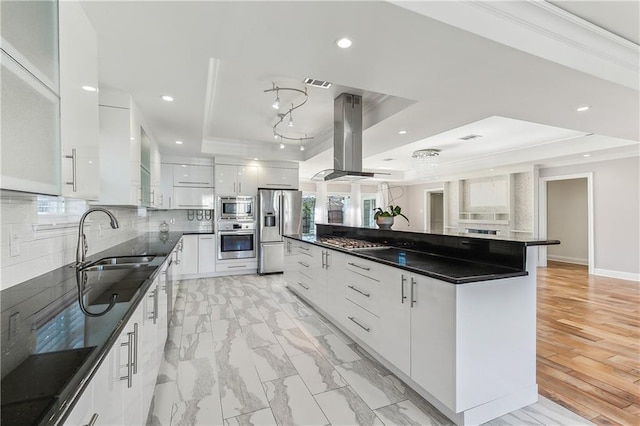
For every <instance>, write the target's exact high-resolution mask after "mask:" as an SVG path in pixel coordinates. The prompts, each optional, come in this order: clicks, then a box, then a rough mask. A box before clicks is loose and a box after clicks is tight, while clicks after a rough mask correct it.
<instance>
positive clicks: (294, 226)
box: [258, 189, 302, 274]
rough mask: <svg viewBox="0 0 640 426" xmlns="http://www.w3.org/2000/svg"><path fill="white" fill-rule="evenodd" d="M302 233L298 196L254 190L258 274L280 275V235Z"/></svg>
mask: <svg viewBox="0 0 640 426" xmlns="http://www.w3.org/2000/svg"><path fill="white" fill-rule="evenodd" d="M301 233H302V192H301V191H292V190H288V189H260V190H258V273H259V274H268V273H272V272H282V271H284V238H283V235H290V234H301Z"/></svg>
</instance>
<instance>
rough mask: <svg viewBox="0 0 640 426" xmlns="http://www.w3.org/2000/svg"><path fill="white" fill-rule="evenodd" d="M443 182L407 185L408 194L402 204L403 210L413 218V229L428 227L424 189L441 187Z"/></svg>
mask: <svg viewBox="0 0 640 426" xmlns="http://www.w3.org/2000/svg"><path fill="white" fill-rule="evenodd" d="M443 185H444V183H443V182H431V183H425V184H422V185H411V186H407V187H406V196H405V197H404V200H403V204H402V211H403V213H404V214H405V216H407V217H408V218H409V219H410V220H411V229H413V230H415V231H424V230H426V229H427V224H426V222H425V217H426V215H425V211H424V191H425V190H426V189H441V188H442V187H443Z"/></svg>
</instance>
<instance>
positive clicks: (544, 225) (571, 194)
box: [538, 173, 594, 274]
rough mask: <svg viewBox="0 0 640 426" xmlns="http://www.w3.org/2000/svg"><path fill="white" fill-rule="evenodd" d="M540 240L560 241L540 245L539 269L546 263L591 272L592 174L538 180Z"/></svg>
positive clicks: (592, 263)
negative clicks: (571, 265) (558, 242)
mask: <svg viewBox="0 0 640 426" xmlns="http://www.w3.org/2000/svg"><path fill="white" fill-rule="evenodd" d="M539 195H540V197H539V200H540V202H539V214H538V217H539V220H540V229H539V231H540V233H539V235H540V238H543V239H544V238H548V239H555V240H560V241H561V244H560V245H557V246H542V247H541V249H540V251H539V266H547V260H555V261H559V262H565V263H574V264H579V265H588V269H589V274H593V269H594V259H593V256H594V248H593V187H592V174H591V173H584V174H578V175H566V176H554V177H544V178H540V185H539Z"/></svg>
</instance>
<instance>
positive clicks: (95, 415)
mask: <svg viewBox="0 0 640 426" xmlns="http://www.w3.org/2000/svg"><path fill="white" fill-rule="evenodd" d="M97 421H98V413H93V416H91V420H89V423H87V424H86V425H85V426H94V425H95V424H96V422H97Z"/></svg>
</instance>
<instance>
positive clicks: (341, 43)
mask: <svg viewBox="0 0 640 426" xmlns="http://www.w3.org/2000/svg"><path fill="white" fill-rule="evenodd" d="M352 44H353V42H352V41H351V39H349V38H347V37H341V38H339V39H337V40H336V45H337V46H338V47H339V48H341V49H348V48H349V47H351V45H352Z"/></svg>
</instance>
